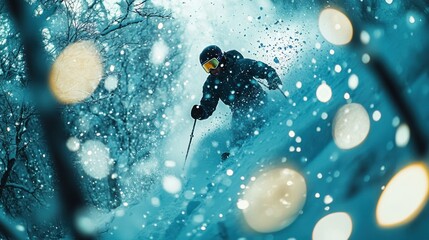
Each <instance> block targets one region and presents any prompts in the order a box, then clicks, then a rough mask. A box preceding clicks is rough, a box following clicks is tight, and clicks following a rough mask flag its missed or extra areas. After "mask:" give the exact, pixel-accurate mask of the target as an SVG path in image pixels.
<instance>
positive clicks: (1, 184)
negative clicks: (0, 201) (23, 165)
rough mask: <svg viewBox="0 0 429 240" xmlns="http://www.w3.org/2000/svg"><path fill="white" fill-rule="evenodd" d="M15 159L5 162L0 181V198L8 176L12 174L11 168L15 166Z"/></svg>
mask: <svg viewBox="0 0 429 240" xmlns="http://www.w3.org/2000/svg"><path fill="white" fill-rule="evenodd" d="M15 161H16V159H15V158H12V159H9V160H8V161H7V167H6V172H5V173H4V174H3V176H2V178H1V181H0V198H1V196H3V190H4V188H5V187H6V183H7V180H8V179H9V176H10V174H11V173H12V168H13V166H14V165H15Z"/></svg>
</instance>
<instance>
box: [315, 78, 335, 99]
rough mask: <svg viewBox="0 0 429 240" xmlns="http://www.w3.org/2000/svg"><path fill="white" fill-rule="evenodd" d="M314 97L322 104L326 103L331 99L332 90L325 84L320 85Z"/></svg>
mask: <svg viewBox="0 0 429 240" xmlns="http://www.w3.org/2000/svg"><path fill="white" fill-rule="evenodd" d="M316 97H317V99H318V100H319V101H320V102H322V103H326V102H328V101H329V100H331V98H332V89H331V87H330V86H329V85H328V84H326V83H322V84H320V85H319V87H317V90H316Z"/></svg>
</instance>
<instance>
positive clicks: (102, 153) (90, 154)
mask: <svg viewBox="0 0 429 240" xmlns="http://www.w3.org/2000/svg"><path fill="white" fill-rule="evenodd" d="M80 163H81V165H82V168H83V170H84V171H85V173H86V174H88V175H89V176H91V177H93V178H95V179H103V178H105V177H106V176H107V175H109V173H110V168H111V159H110V155H109V148H107V147H106V145H104V144H103V143H102V142H100V141H96V140H88V141H86V142H85V143H84V144H83V145H82V148H81V152H80Z"/></svg>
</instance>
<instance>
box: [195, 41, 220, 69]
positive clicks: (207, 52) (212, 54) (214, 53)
mask: <svg viewBox="0 0 429 240" xmlns="http://www.w3.org/2000/svg"><path fill="white" fill-rule="evenodd" d="M220 56H222V50H221V49H220V48H219V47H218V46H216V45H210V46H208V47H206V48H204V50H203V51H202V52H201V54H200V63H201V65H203V64H204V63H205V62H207V61H208V60H210V59H212V58H217V59H219V58H220Z"/></svg>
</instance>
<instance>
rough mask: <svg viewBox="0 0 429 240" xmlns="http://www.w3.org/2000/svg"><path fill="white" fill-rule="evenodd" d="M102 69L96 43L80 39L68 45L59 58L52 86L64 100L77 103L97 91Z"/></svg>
mask: <svg viewBox="0 0 429 240" xmlns="http://www.w3.org/2000/svg"><path fill="white" fill-rule="evenodd" d="M102 70H103V66H102V61H101V57H100V54H99V52H98V50H97V48H96V47H95V45H94V43H92V42H90V41H81V42H76V43H73V44H71V45H69V46H67V47H66V48H65V49H64V50H63V51H62V52H61V54H60V55H59V56H58V57H57V59H56V60H55V62H54V64H53V65H52V69H51V72H50V76H49V86H50V89H51V91H52V93H53V94H54V96H55V97H56V98H57V100H58V101H60V102H61V103H64V104H71V103H77V102H80V101H82V100H84V99H85V98H87V97H89V96H90V95H91V94H92V93H93V92H94V90H95V89H96V88H97V86H98V84H99V82H100V79H101V77H102Z"/></svg>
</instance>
